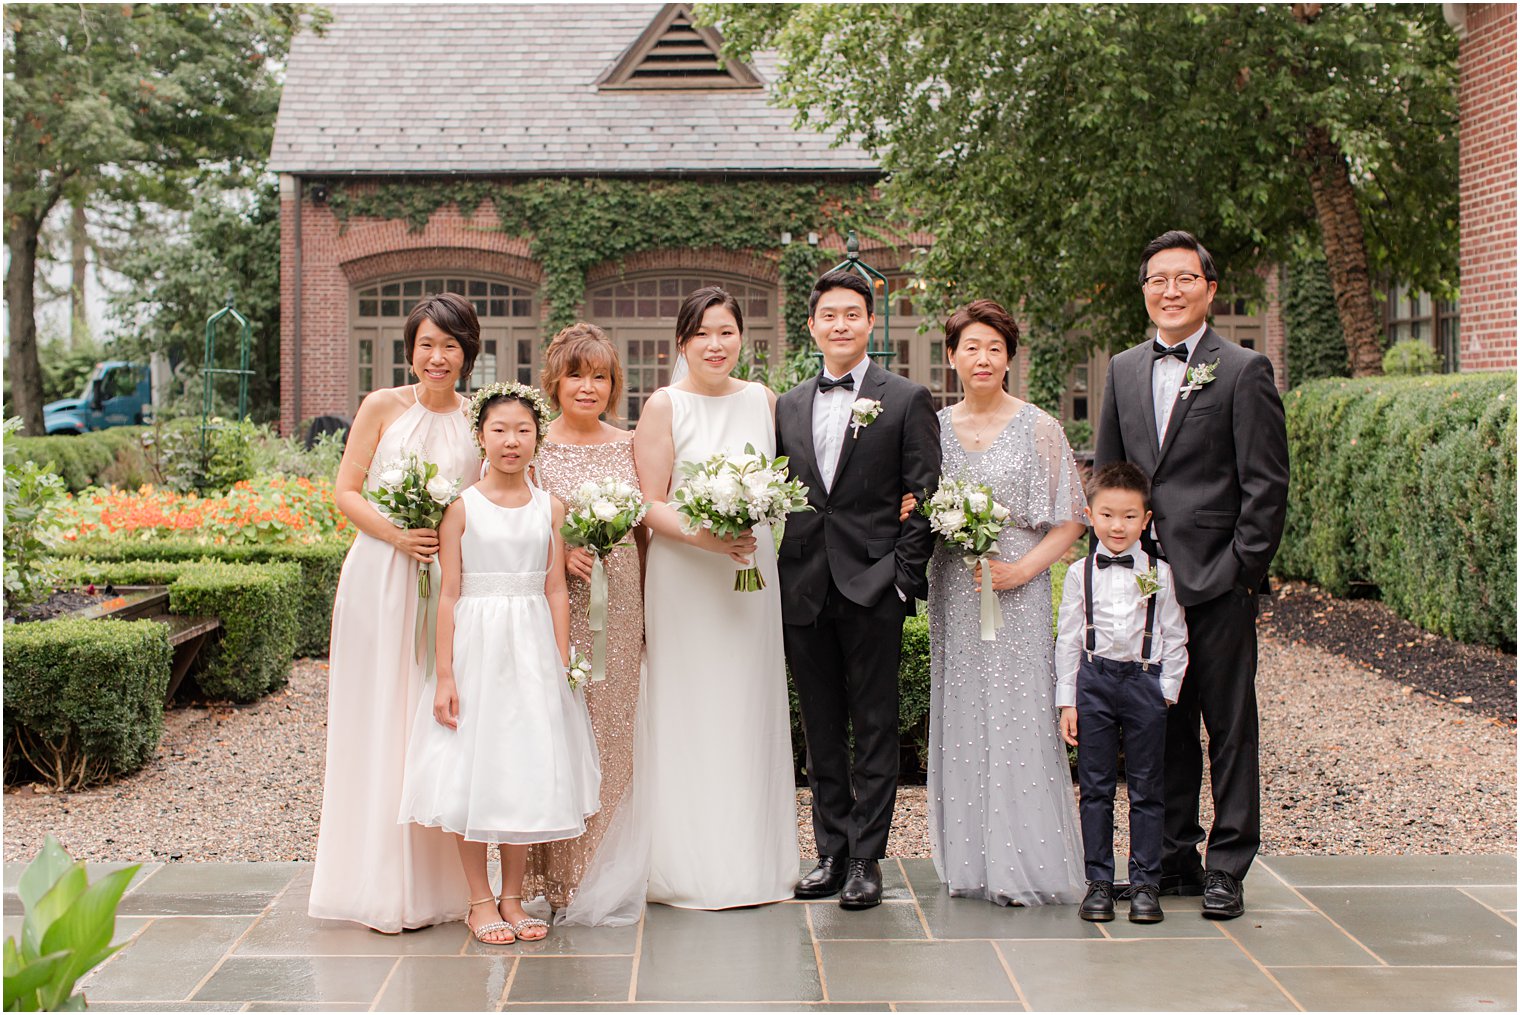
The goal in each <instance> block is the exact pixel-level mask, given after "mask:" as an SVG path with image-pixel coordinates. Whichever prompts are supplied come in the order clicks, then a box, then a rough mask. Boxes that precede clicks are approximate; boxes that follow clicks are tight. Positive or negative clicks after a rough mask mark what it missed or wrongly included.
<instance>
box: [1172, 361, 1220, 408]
mask: <svg viewBox="0 0 1520 1015" xmlns="http://www.w3.org/2000/svg"><path fill="white" fill-rule="evenodd" d="M1218 369H1219V361H1218V360H1217V359H1216V360H1215V361H1214V362H1212V363H1199V364H1197V365H1196V366H1190V367H1188V371H1187V384H1185V385H1184V386H1183V388H1182V392H1181V397H1182V400H1183V401H1184V402H1185V401H1187V396H1189V395H1191V394H1192V393H1193V392H1195V391H1197V390H1198V389H1199V388H1201V387H1203V386H1204V385H1205V384H1213V383H1214V371H1215V370H1218Z"/></svg>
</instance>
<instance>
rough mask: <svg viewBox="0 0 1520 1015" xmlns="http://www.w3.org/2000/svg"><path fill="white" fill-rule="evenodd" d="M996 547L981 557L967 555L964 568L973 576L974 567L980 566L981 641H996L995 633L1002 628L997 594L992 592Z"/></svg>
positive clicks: (1001, 616) (1001, 615)
mask: <svg viewBox="0 0 1520 1015" xmlns="http://www.w3.org/2000/svg"><path fill="white" fill-rule="evenodd" d="M994 552H996V547H994V548H993V550H991V551H989V552H988V553H987V554H986V555H984V556H981V557H973V556H971V555H970V554H967V555H966V557H965V561H966V566H967V567H969V568H970V569H971V571H972V573H973V574H974V573H975V572H976V565H977V564H981V565H982V641H997V632H998V631H999V630H1001V629H1002V627H1003V611H1002V610H1001V609H999V608H998V599H997V593H996V592H994V591H993V590H992V553H994Z"/></svg>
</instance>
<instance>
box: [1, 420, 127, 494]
mask: <svg viewBox="0 0 1520 1015" xmlns="http://www.w3.org/2000/svg"><path fill="white" fill-rule="evenodd" d="M148 430H149V428H148V427H142V426H113V427H111V428H109V429H106V430H96V431H94V432H92V433H86V434H79V435H77V436H76V435H72V434H70V435H65V436H60V437H12V438H11V439H10V440H8V441H6V442H5V453H6V455H7V456H14V457H15V458H17V459H18V460H21V461H33V462H37V463H38V464H39V465H49V464H50V465H51V466H52V468H53V471H54V472H56V473H58V475H59V476H61V477H62V478H63V482H64V485H65V486H67V487H68V488H69V492H70V493H78V492H79V491H80V490H83V489H84V488H85V487H87V486H109V485H111V484H112V483H114V484H116V485H117V486H120V487H124V488H133V487H137V486H141V485H142V484H143V483H148V482H152V480H153V467H152V464H151V463H150V462H149V460H148V456H147V454H146V452H144V451H143V445H142V439H143V435H144V434H145V433H147V432H148Z"/></svg>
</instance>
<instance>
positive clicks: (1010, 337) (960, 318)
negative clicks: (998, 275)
mask: <svg viewBox="0 0 1520 1015" xmlns="http://www.w3.org/2000/svg"><path fill="white" fill-rule="evenodd" d="M973 324H985V325H987V327H989V328H991V329H992V330H993V331H995V332H997V333H998V334H999V335H1002V336H1003V341H1004V342H1006V343H1008V358H1009V359H1012V358H1013V356H1014V354H1015V353H1017V352H1018V351H1019V325H1018V322H1017V321H1015V320H1014V319H1013V315H1012V314H1010V313H1009V312H1008V311H1006V310H1004V309H1003V307H1002V305H1001V304H1000V303H998V302H996V301H995V300H972V301H971V302H970V303H967V304H966V305H965V306H964V307H961V308H960V309H959V310H957V311H956V312H955V313H953V314H951V315H950V319H949V320H948V321H946V322H945V348H946V349H949V350H950V351H951V352H952V353H953V352H955V347H956V346H957V345H959V344H960V341H961V332H963V331H965V330H966V329H967V328H968V327H970V326H971V325H973Z"/></svg>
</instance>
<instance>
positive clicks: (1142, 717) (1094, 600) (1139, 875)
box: [1056, 462, 1188, 923]
mask: <svg viewBox="0 0 1520 1015" xmlns="http://www.w3.org/2000/svg"><path fill="white" fill-rule="evenodd" d="M1087 519H1088V521H1089V523H1091V525H1092V527H1093V531H1094V532H1096V533H1097V536H1098V539H1099V541H1100V542H1101V544H1102V545H1101V547H1094V548H1093V551H1092V552H1090V553H1089V554H1088V555H1087V558H1086V560H1084V561H1083V562H1082V563H1080V564H1073V565H1072V566H1071V568H1070V569H1069V570H1068V571H1067V572H1066V585H1065V588H1064V589H1063V591H1062V594H1061V614H1060V622H1059V628H1058V632H1057V634H1056V705H1057V706H1059V707H1060V709H1061V736H1062V737H1064V738H1065V740H1066V742H1067V743H1068V744H1071V745H1072V746H1073V747H1077V748H1078V750H1077V783H1078V785H1079V786H1080V787H1081V790H1082V797H1081V815H1082V848H1083V852H1084V853H1086V862H1087V879H1088V880H1087V885H1088V887H1087V895H1086V897H1084V898H1083V899H1082V908H1081V911H1080V915H1081V917H1082V919H1084V920H1092V921H1096V922H1106V921H1109V920H1112V919H1113V918H1114V788H1115V786H1116V785H1117V784H1118V780H1119V743H1120V737H1121V735H1122V737H1123V742H1124V771H1125V782H1126V783H1127V784H1128V786H1129V838H1130V849H1129V853H1130V859H1129V881H1130V890H1129V893H1128V896H1129V900H1130V902H1129V918H1130V921H1131V922H1132V923H1160V922H1161V921H1162V920H1163V919H1164V918H1165V916H1164V914H1163V913H1162V912H1161V900H1160V897H1159V891H1160V888H1159V886H1160V881H1161V847H1162V839H1163V824H1162V823H1163V818H1164V815H1165V797H1164V796H1163V793H1162V782H1161V770H1162V761H1163V756H1164V754H1165V750H1166V710H1167V708H1168V706H1170V705H1174V704H1176V702H1177V692H1178V691H1179V690H1180V689H1181V687H1182V678H1183V676H1184V675H1185V673H1186V672H1187V661H1188V660H1187V626H1186V622H1185V621H1184V620H1183V615H1182V608H1181V607H1180V606H1178V605H1177V599H1176V596H1175V595H1174V593H1173V591H1172V572H1171V569H1170V568H1169V567H1167V565H1166V562H1165V561H1161V560H1155V559H1153V558H1152V557H1151V556H1150V555H1149V554H1147V553H1146V552H1145V551H1144V550H1142V549H1141V548H1140V545H1139V539H1140V533H1142V532H1144V531H1145V527H1146V526H1147V525H1149V524H1150V521H1151V512H1150V482H1149V480H1147V479H1146V477H1145V474H1144V473H1143V472H1141V471H1140V470H1139V469H1137V468H1135V466H1133V465H1131V464H1129V463H1128V462H1114V463H1112V464H1110V465H1105V466H1104V467H1103V468H1101V469H1099V470H1098V471H1097V472H1096V473H1095V474H1094V475H1093V477H1092V479H1090V480H1089V481H1088V483H1087ZM1079 726H1080V730H1081V745H1080V746H1079V747H1078V744H1077V741H1078V729H1079Z"/></svg>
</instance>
